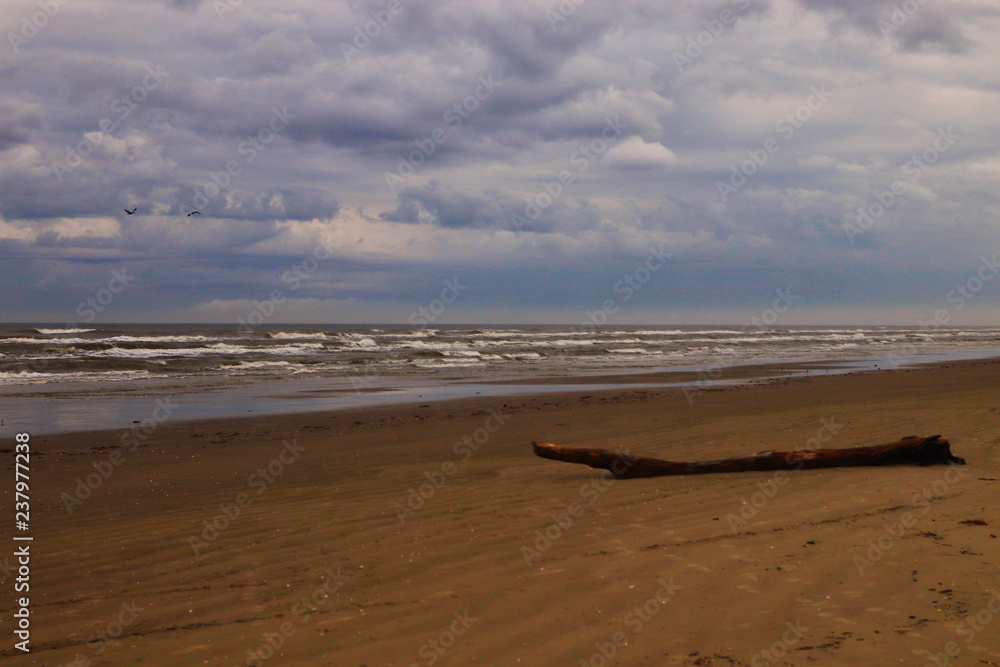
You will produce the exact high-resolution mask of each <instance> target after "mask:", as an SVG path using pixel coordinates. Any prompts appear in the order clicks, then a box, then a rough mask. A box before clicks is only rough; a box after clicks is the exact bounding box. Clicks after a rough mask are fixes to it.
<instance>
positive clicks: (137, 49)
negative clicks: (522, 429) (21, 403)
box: [0, 0, 1000, 324]
mask: <svg viewBox="0 0 1000 667" xmlns="http://www.w3.org/2000/svg"><path fill="white" fill-rule="evenodd" d="M0 25H2V27H3V30H2V33H3V44H0V81H2V84H3V85H2V87H0V257H2V258H3V260H2V264H0V281H2V285H3V288H4V289H3V296H2V297H0V298H2V303H3V315H4V318H5V319H7V320H13V321H18V320H25V321H27V320H42V321H52V322H61V321H68V320H69V319H71V318H72V316H73V311H74V309H75V306H76V304H77V303H78V302H79V301H80V299H82V298H85V297H86V296H88V295H90V294H92V293H94V292H95V291H97V290H99V289H100V288H101V286H102V285H103V284H105V283H106V282H107V281H108V279H109V277H110V276H111V272H112V271H114V270H121V268H122V267H126V268H127V269H128V270H129V271H131V272H132V273H133V274H135V275H136V276H137V277H136V279H135V280H134V281H133V282H132V283H130V285H129V287H128V289H127V290H125V291H124V292H123V293H122V295H121V297H120V298H119V299H117V300H116V301H115V303H114V304H112V305H110V306H109V307H108V308H107V310H106V311H105V312H102V313H101V318H102V319H103V320H105V321H223V322H228V321H234V318H235V317H236V316H238V315H240V314H245V313H244V311H245V309H246V307H247V305H246V304H248V303H252V301H253V300H254V299H261V298H266V296H267V295H268V294H269V293H270V292H271V291H272V290H273V289H275V288H278V287H281V285H282V278H281V277H282V275H284V274H285V272H287V271H288V270H290V268H294V267H296V266H298V265H300V263H301V262H302V261H304V260H305V259H306V258H309V257H316V256H318V255H320V254H321V255H322V257H323V259H322V261H320V262H319V263H318V265H317V268H316V269H315V271H311V272H309V274H308V276H305V277H304V279H303V280H302V282H301V289H300V290H298V291H297V292H296V293H295V294H294V295H293V296H294V298H290V299H288V300H287V301H286V302H285V303H284V304H283V305H282V306H281V312H279V313H278V314H277V316H276V320H277V319H287V320H290V321H313V322H359V321H369V322H389V321H406V316H407V314H409V313H410V312H412V311H413V310H414V309H415V308H416V307H418V306H420V305H422V304H423V303H425V302H427V301H428V300H430V299H432V298H433V297H434V295H435V294H436V293H437V292H439V291H440V285H441V284H442V281H443V280H445V279H449V278H454V277H455V276H461V279H462V280H463V282H464V283H466V284H468V285H469V286H470V287H469V290H468V291H467V292H466V293H465V294H464V295H463V298H462V299H461V300H459V301H458V302H457V303H456V304H454V306H453V307H452V308H451V309H450V310H449V312H448V313H447V314H446V319H447V320H449V321H453V322H504V321H506V322H530V321H534V322H568V323H572V322H576V321H578V320H579V319H581V313H583V312H585V311H586V310H587V309H588V308H592V307H594V304H597V303H600V302H601V300H602V299H604V298H605V297H606V295H607V294H608V292H609V290H611V286H613V285H615V284H616V282H617V281H618V280H619V279H620V278H621V276H622V275H624V274H626V273H629V272H631V271H633V270H634V269H635V268H636V267H637V266H640V265H641V264H642V263H643V262H644V261H645V259H646V258H647V257H648V256H649V255H650V253H660V255H661V256H662V255H663V254H664V253H667V254H669V256H670V261H669V262H668V264H667V265H666V267H665V268H664V269H663V270H662V271H659V272H658V273H657V274H656V275H655V276H654V277H653V279H652V280H651V282H650V284H649V285H648V287H646V288H644V289H643V290H642V292H641V293H640V294H638V295H637V296H636V299H635V300H634V301H633V302H632V303H630V304H629V307H628V308H623V309H622V310H621V311H620V312H619V313H617V314H616V317H617V318H618V319H617V320H616V322H618V323H628V322H649V323H659V322H664V323H678V322H691V323H698V322H706V323H710V322H740V321H744V320H745V319H746V318H747V317H749V316H752V315H753V314H755V313H757V312H759V311H760V310H761V308H762V307H764V306H766V305H767V304H768V303H769V302H770V301H771V300H772V299H773V295H774V293H775V291H776V290H778V289H788V288H792V289H793V290H795V291H796V292H797V293H798V294H800V295H801V301H800V305H799V306H797V309H796V311H795V312H794V313H790V314H789V317H790V318H792V319H791V320H790V321H789V322H788V323H789V324H790V323H792V321H793V320H794V321H795V322H817V323H820V322H829V323H842V322H843V323H846V322H864V323H873V322H874V323H902V324H913V323H915V322H916V321H917V320H918V319H921V318H926V317H928V315H929V314H930V313H933V312H934V310H935V309H936V308H940V307H941V306H942V302H943V300H944V295H945V294H946V293H947V292H948V291H949V290H950V289H952V288H954V287H955V285H956V284H960V283H962V282H964V281H966V280H967V279H968V278H969V276H972V275H975V271H976V269H977V267H979V266H980V264H981V262H982V261H983V258H984V257H986V258H987V259H988V258H990V257H992V255H993V253H994V252H997V251H998V250H1000V244H998V243H997V238H998V231H1000V230H998V223H997V219H998V218H997V213H998V210H1000V207H998V199H997V192H998V188H997V185H998V179H1000V154H998V145H997V139H996V137H997V129H998V128H997V123H998V121H997V120H996V114H995V109H996V107H997V103H998V101H1000V99H998V97H1000V79H998V77H1000V75H998V74H997V73H996V67H995V54H996V51H997V47H998V46H1000V36H998V32H997V29H998V27H1000V19H998V9H997V8H996V6H995V4H993V3H988V2H966V3H960V4H959V3H951V2H935V1H933V0H924V1H921V0H906V1H905V2H882V1H878V2H862V1H860V0H798V1H792V0H770V1H765V0H715V1H712V2H694V1H681V2H671V3H652V2H644V1H628V0H616V1H613V2H600V3H599V2H594V1H592V0H553V1H551V2H546V1H544V0H538V1H535V0H531V1H529V0H520V1H516V0H515V1H514V2H500V1H498V0H495V1H494V0H472V1H469V2H449V1H444V2H425V1H423V0H389V1H386V2H381V1H374V0H373V1H371V2H362V1H358V2H334V3H330V2H323V1H321V0H288V1H278V0H255V1H253V2H249V1H241V0H203V1H200V2H199V1H197V0H162V1H156V0H144V1H141V2H129V3H111V2H107V1H100V0H72V2H65V3H61V2H58V1H57V0H52V2H41V3H39V2H34V1H31V2H27V1H22V0H17V1H14V2H7V3H4V4H3V7H2V8H0ZM133 206H136V207H138V212H137V213H136V214H135V215H126V214H125V212H124V209H125V208H129V209H131V208H132V207H133ZM194 210H198V211H200V215H197V216H188V215H187V214H188V213H190V212H192V211H194ZM320 250H321V251H322V252H320ZM998 294H1000V291H998V287H997V286H996V285H993V284H987V285H985V286H984V287H983V289H982V291H981V292H980V293H978V294H977V295H976V298H975V299H973V300H971V301H970V302H969V304H968V305H966V306H965V307H964V310H963V312H961V313H958V312H956V313H954V315H955V316H956V318H957V320H958V321H967V322H970V323H986V322H992V321H993V319H994V318H995V316H996V315H997V314H998V310H1000V309H998V307H997V304H998Z"/></svg>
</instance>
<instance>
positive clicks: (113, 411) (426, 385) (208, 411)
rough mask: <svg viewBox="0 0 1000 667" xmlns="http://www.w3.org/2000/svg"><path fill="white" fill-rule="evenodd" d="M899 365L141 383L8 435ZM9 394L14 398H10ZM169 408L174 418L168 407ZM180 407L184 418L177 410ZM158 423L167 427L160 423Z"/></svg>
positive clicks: (57, 393) (82, 389) (22, 424)
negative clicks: (362, 382)
mask: <svg viewBox="0 0 1000 667" xmlns="http://www.w3.org/2000/svg"><path fill="white" fill-rule="evenodd" d="M997 352H1000V350H994V349H991V348H984V349H980V350H962V351H950V352H936V353H927V352H924V353H921V354H919V355H913V356H912V357H911V358H910V359H909V360H908V363H907V365H905V366H901V367H900V369H906V368H911V367H919V366H921V365H925V364H949V363H959V362H962V361H978V360H984V359H992V358H1000V356H998V355H997ZM893 363H895V360H894V359H893V358H892V357H891V356H890V355H884V356H873V357H862V358H858V357H854V358H852V357H844V358H837V359H790V360H764V361H760V362H756V363H739V364H733V365H728V366H727V365H696V366H680V365H678V366H673V367H668V368H665V369H654V370H649V371H642V372H637V371H631V372H626V373H621V372H619V373H605V374H601V375H562V376H547V377H536V378H504V377H501V378H499V379H496V380H470V379H461V378H459V379H447V378H433V377H431V378H399V377H391V376H385V377H378V378H367V379H366V384H367V385H368V386H363V387H359V386H357V384H356V383H354V381H355V380H356V378H345V377H307V378H301V379H288V378H284V379H281V380H274V379H269V380H263V381H256V382H255V381H253V380H251V379H247V378H242V377H237V378H230V379H229V380H228V381H225V382H223V383H221V384H220V383H219V382H218V381H217V380H216V381H211V382H210V381H207V380H205V379H204V378H178V379H173V380H170V381H163V382H148V381H147V382H132V383H129V384H124V383H123V384H122V385H120V386H111V387H109V386H108V385H102V386H100V388H99V389H95V388H94V386H93V385H91V384H89V383H88V384H86V385H84V386H74V385H73V384H69V385H67V384H65V383H64V384H62V385H56V386H50V387H48V388H46V387H45V385H18V386H13V387H6V388H0V396H3V400H4V402H5V404H6V406H7V414H8V417H7V420H6V422H7V423H6V425H5V428H8V429H14V430H17V431H27V432H30V433H34V434H38V435H48V434H54V433H71V432H83V431H93V430H113V429H119V430H121V429H128V428H130V424H132V423H135V422H136V421H139V422H142V421H143V420H148V419H150V418H154V417H155V416H154V415H153V413H154V412H156V411H157V409H158V408H159V411H160V412H167V413H168V414H167V417H168V418H169V420H171V421H174V422H176V421H201V420H205V419H233V418H237V417H239V416H243V415H245V414H251V413H252V414H255V415H257V416H267V417H271V418H273V417H277V416H279V415H294V414H300V413H310V412H316V413H325V412H343V411H350V410H355V409H362V408H368V407H380V406H386V407H392V406H396V407H400V408H404V407H405V406H407V405H416V404H422V403H440V402H448V401H454V400H463V399H466V398H473V397H475V396H489V397H493V398H495V399H504V398H511V399H512V398H514V397H518V396H531V395H538V396H544V395H549V396H552V395H555V394H559V393H564V392H594V391H603V390H605V389H606V388H607V389H618V390H646V391H658V390H661V389H666V388H680V389H682V390H683V391H685V392H695V393H696V392H700V391H701V390H703V389H706V388H709V387H715V386H734V385H740V384H748V383H749V384H752V383H756V382H764V381H768V380H771V379H779V378H787V377H803V376H808V375H809V374H810V373H814V374H825V375H835V374H850V373H854V372H864V371H871V370H883V369H884V368H885V367H886V366H889V365H891V364H893ZM4 389H7V390H8V393H6V395H5V393H4ZM164 402H166V403H167V404H168V406H167V407H166V408H164V407H163V406H162V404H163V403H164ZM172 405H176V409H171V408H170V406H172ZM155 421H157V423H160V422H162V421H164V420H162V419H156V420H155Z"/></svg>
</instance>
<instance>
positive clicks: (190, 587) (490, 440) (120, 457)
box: [0, 360, 1000, 667]
mask: <svg viewBox="0 0 1000 667" xmlns="http://www.w3.org/2000/svg"><path fill="white" fill-rule="evenodd" d="M998 384H1000V361H997V360H989V361H974V362H961V363H951V364H945V365H943V366H939V367H932V368H918V369H911V370H901V371H886V372H868V373H855V374H849V375H828V376H823V375H819V376H817V375H811V376H809V377H805V378H801V377H800V378H780V379H774V380H769V381H766V383H761V384H756V385H752V386H741V387H719V388H713V389H707V390H704V391H699V392H698V393H696V394H693V395H689V396H685V394H684V393H683V392H682V391H681V390H679V389H669V388H665V389H657V390H629V391H622V390H620V389H615V388H614V386H613V385H609V386H608V388H607V389H606V390H597V391H591V392H587V393H585V394H580V393H576V394H559V395H545V396H532V397H527V396H522V397H510V396H506V397H502V398H492V399H467V400H461V401H451V402H442V403H433V404H430V403H429V404H422V405H406V406H392V407H383V408H372V409H365V410H354V411H344V412H336V413H304V414H299V415H282V416H268V417H256V416H249V417H247V418H240V419H225V420H212V421H205V422H187V423H174V422H172V421H171V419H170V418H167V419H165V420H163V421H162V422H160V423H157V426H156V429H155V431H154V432H153V433H152V434H151V435H148V436H147V435H146V434H145V433H143V432H142V430H141V425H136V429H135V430H134V432H127V433H126V434H125V440H124V442H123V436H122V432H121V431H114V432H92V433H74V434H66V435H52V436H38V437H36V438H34V439H33V440H32V445H33V448H34V450H35V451H36V452H38V453H40V455H35V456H33V458H32V461H31V468H32V470H31V480H32V484H31V495H32V515H31V518H32V523H31V530H30V534H31V535H32V536H33V537H34V541H33V542H32V543H31V555H32V557H31V582H30V583H31V591H30V598H31V612H32V615H31V620H32V626H31V627H32V635H31V644H32V653H31V654H29V655H21V654H19V652H18V651H16V650H14V649H13V644H14V642H15V641H16V640H15V639H14V638H13V637H11V635H10V634H9V633H7V636H8V638H7V639H6V640H5V645H4V646H3V647H2V648H3V651H2V653H0V655H2V656H3V657H4V658H5V659H6V661H7V662H9V663H10V664H12V665H17V664H39V665H40V664H46V665H63V664H68V663H71V662H72V661H74V660H76V663H75V664H78V665H85V664H91V663H92V664H109V665H112V664H113V665H140V664H141V665H148V664H156V665H226V666H231V665H248V664H249V665H253V664H268V665H271V664H273V665H344V666H361V665H367V666H369V667H374V666H375V665H398V666H403V667H409V666H410V665H430V664H436V665H574V666H576V665H581V664H583V665H593V666H594V667H598V666H599V665H602V664H607V665H649V666H654V665H755V666H756V665H765V664H776V665H781V664H786V665H800V664H801V665H805V664H818V665H824V664H842V665H871V664H874V663H876V661H880V662H884V661H891V662H892V663H893V664H907V665H924V664H934V663H933V662H929V661H930V659H931V657H932V656H937V657H935V658H934V659H935V660H938V661H939V662H940V661H942V660H944V659H945V658H947V659H948V660H950V662H951V663H952V664H975V665H979V664H985V665H990V664H1000V639H998V638H1000V632H998V631H997V630H998V628H1000V623H998V622H997V621H998V620H1000V592H996V591H1000V556H998V554H1000V542H998V541H997V537H996V536H997V534H998V533H1000V507H998V503H997V501H996V499H997V493H996V489H997V483H998V482H997V480H998V479H1000V455H998V450H997V445H998V443H1000V393H998V391H997V386H998ZM689 399H690V400H689ZM206 400H211V397H210V396H208V397H206ZM151 414H152V412H151V413H150V415H151ZM150 415H138V416H137V417H136V419H138V420H140V421H141V420H142V419H145V418H148V417H149V416H150ZM154 421H155V420H154ZM152 423H153V422H147V425H151V424H152ZM939 433H940V434H942V435H944V436H945V437H946V438H948V439H949V440H950V441H951V443H952V451H953V453H955V454H956V455H958V456H962V457H965V458H966V459H967V461H968V465H967V466H965V467H963V468H957V467H947V466H931V467H924V468H921V467H887V468H855V469H829V470H815V471H797V472H795V471H793V472H789V473H739V474H729V475H724V474H723V475H699V476H689V477H666V478H656V479H638V480H619V481H612V480H606V479H604V478H602V477H601V476H600V475H599V474H598V473H597V472H595V471H593V470H590V469H588V468H585V467H582V466H575V465H569V464H564V463H558V462H553V461H548V460H543V459H538V458H535V457H534V456H533V455H532V453H531V446H530V443H531V441H532V440H535V439H538V440H546V441H550V442H556V443H561V444H575V445H581V446H594V447H604V448H609V449H617V450H621V451H628V452H629V453H632V454H646V455H650V456H657V457H661V458H668V459H674V460H682V459H708V458H719V457H724V456H735V455H741V454H748V453H752V452H756V451H760V450H763V449H796V448H804V447H810V446H815V443H817V442H820V441H822V443H823V446H824V447H850V446H860V445H870V444H879V443H883V442H889V441H892V440H896V439H898V438H899V437H901V436H905V435H911V434H913V435H934V434H939ZM13 446H14V445H13V440H12V439H11V440H10V444H9V445H6V444H4V445H2V447H4V448H9V449H13ZM8 455H9V456H12V454H8ZM6 468H7V472H5V474H6V475H8V476H9V479H13V466H12V465H7V466H6ZM100 471H103V472H104V473H105V475H106V478H105V477H103V476H102V475H101V472H100ZM782 475H785V476H784V477H783V476H782ZM88 476H89V482H88ZM11 486H12V484H11V483H5V484H4V485H3V489H4V494H3V497H2V501H3V502H2V511H3V512H4V515H5V516H8V517H10V518H11V519H12V515H13V497H12V496H13V494H12V492H11V490H10V489H11ZM84 496H87V497H85V498H84ZM77 501H78V502H77ZM69 510H71V511H69ZM213 523H214V526H213V525H212V524H213ZM7 553H8V554H10V555H9V556H4V557H0V562H2V563H3V565H4V566H5V568H12V567H13V566H14V559H13V549H12V548H11V549H8V550H7ZM4 558H6V560H4ZM2 574H3V576H4V578H5V582H4V584H3V587H4V589H5V590H6V591H7V592H6V593H5V594H4V595H3V596H0V614H2V617H3V618H5V619H8V623H7V624H6V627H7V628H8V629H9V628H10V627H11V624H10V622H9V619H11V618H12V613H13V607H14V593H13V592H11V585H12V579H13V577H15V576H16V574H15V573H14V572H13V571H12V569H5V570H4V571H3V573H2ZM970 618H971V621H970V620H969V619H970ZM272 647H275V648H272ZM949 653H950V654H952V655H951V656H950V657H949ZM605 656H608V657H605ZM88 661H89V662H88Z"/></svg>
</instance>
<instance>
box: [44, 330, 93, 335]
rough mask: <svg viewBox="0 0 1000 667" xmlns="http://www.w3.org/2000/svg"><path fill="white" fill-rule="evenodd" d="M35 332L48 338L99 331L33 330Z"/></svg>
mask: <svg viewBox="0 0 1000 667" xmlns="http://www.w3.org/2000/svg"><path fill="white" fill-rule="evenodd" d="M33 331H35V332H37V333H40V334H45V335H47V336H57V335H59V334H71V333H87V332H90V331H97V329H33Z"/></svg>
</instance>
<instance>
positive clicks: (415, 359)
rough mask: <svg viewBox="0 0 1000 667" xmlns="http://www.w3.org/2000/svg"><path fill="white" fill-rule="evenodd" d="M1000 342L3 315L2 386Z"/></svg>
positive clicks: (629, 361) (951, 336)
mask: <svg viewBox="0 0 1000 667" xmlns="http://www.w3.org/2000/svg"><path fill="white" fill-rule="evenodd" d="M991 347H1000V328H994V327H983V328H972V327H969V328H961V329H939V330H934V331H928V330H926V329H918V328H905V327H796V328H780V329H767V330H760V329H754V330H743V329H741V328H740V327H725V326H710V327H699V326H686V327H649V326H642V327H613V328H597V329H582V328H580V327H560V326H504V327H475V326H469V327H461V326H454V327H441V328H437V329H430V328H414V327H411V326H392V325H379V326H333V325H295V326H293V325H274V326H270V327H261V328H260V329H255V330H250V331H238V330H237V328H236V327H235V326H232V325H202V324H171V325H160V324H156V325H131V324H130V325H104V324H102V325H95V326H94V327H93V328H79V329H60V328H57V327H46V326H24V325H0V385H22V384H40V383H41V384H44V383H52V382H101V383H107V382H117V381H125V380H134V379H155V378H180V377H219V376H222V377H234V376H239V377H253V378H280V377H287V376H289V375H297V374H310V375H315V376H318V377H341V378H348V379H349V378H351V377H355V378H363V377H370V376H401V375H403V376H409V377H430V378H433V377H442V376H443V377H447V378H449V379H476V380H486V379H493V378H505V379H516V378H519V377H535V376H539V375H559V376H564V375H571V376H572V375H591V374H601V373H612V372H613V373H631V372H643V371H652V370H665V369H670V368H672V367H677V366H692V365H703V364H722V365H734V364H745V363H754V362H758V361H767V360H787V359H807V360H821V359H844V358H856V357H869V356H885V355H887V354H889V353H896V354H899V355H906V356H915V355H920V354H926V353H931V352H940V351H948V350H975V349H981V348H991Z"/></svg>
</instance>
